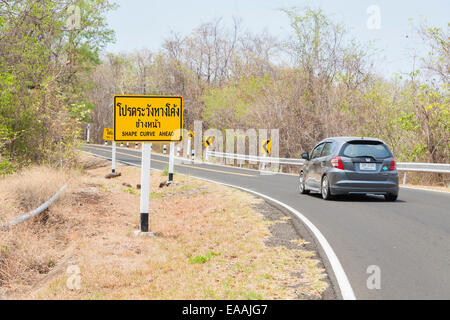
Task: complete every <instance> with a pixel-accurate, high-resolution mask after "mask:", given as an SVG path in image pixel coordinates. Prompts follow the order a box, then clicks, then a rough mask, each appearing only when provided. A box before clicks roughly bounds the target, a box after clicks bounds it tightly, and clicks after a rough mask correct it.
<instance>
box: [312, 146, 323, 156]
mask: <svg viewBox="0 0 450 320" xmlns="http://www.w3.org/2000/svg"><path fill="white" fill-rule="evenodd" d="M323 145H324V144H323V143H322V144H319V145H318V146H317V147H315V148H314V150H313V151H312V152H311V159H314V158H317V157H319V156H320V153H321V152H322V149H323Z"/></svg>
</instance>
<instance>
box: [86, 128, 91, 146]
mask: <svg viewBox="0 0 450 320" xmlns="http://www.w3.org/2000/svg"><path fill="white" fill-rule="evenodd" d="M90 135H91V124H88V125H87V133H86V140H87V143H89V140H90V139H89V138H90Z"/></svg>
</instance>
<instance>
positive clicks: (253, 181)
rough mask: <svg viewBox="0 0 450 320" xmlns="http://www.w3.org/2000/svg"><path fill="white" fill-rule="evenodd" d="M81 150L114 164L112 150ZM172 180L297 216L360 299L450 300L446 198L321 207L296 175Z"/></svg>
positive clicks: (214, 173) (132, 158) (161, 163)
mask: <svg viewBox="0 0 450 320" xmlns="http://www.w3.org/2000/svg"><path fill="white" fill-rule="evenodd" d="M84 150H85V151H88V152H91V153H94V154H97V155H100V156H104V157H109V158H110V157H111V147H110V146H99V145H94V146H93V145H86V146H85V147H84ZM117 160H119V161H120V160H122V161H127V162H130V163H135V164H140V161H141V160H140V151H139V150H134V149H131V148H130V149H126V148H119V147H118V148H117ZM151 166H152V168H156V169H163V168H164V167H167V166H168V158H167V157H164V156H161V155H156V154H154V153H153V154H152V163H151ZM177 172H178V173H182V174H187V175H193V176H197V177H203V178H206V179H209V180H214V181H218V182H222V183H227V184H232V185H237V186H241V187H244V188H248V189H251V190H253V191H256V192H259V193H261V194H264V195H268V196H270V197H272V198H275V199H277V200H278V201H281V202H283V203H285V204H287V205H289V206H291V207H293V208H295V209H296V210H298V211H300V212H301V213H302V214H303V215H304V216H306V217H307V218H308V219H309V220H310V221H311V222H312V223H313V224H314V225H315V226H316V227H317V228H318V229H319V230H320V231H321V232H322V234H323V235H324V236H325V238H326V239H327V240H328V242H329V243H330V245H331V246H332V248H333V249H334V251H335V253H336V255H337V257H338V259H339V260H340V262H341V264H342V266H343V268H344V270H345V272H346V274H347V277H348V279H349V281H350V284H351V286H352V288H353V290H354V293H355V295H356V298H357V299H450V193H443V192H434V191H423V190H414V189H406V188H401V190H400V194H399V198H398V200H397V201H396V202H385V201H384V198H383V197H381V196H380V197H379V196H366V197H363V196H361V197H350V198H348V197H347V198H342V199H337V200H335V201H324V200H322V199H321V198H320V196H319V195H314V194H311V195H301V194H299V192H298V185H297V177H296V176H293V175H285V174H276V175H270V176H267V175H260V174H259V172H258V171H253V170H246V169H239V168H234V167H226V166H220V165H209V164H191V163H184V164H180V163H178V164H176V165H175V174H176V173H177ZM326 265H327V264H326ZM372 265H376V266H378V267H379V268H380V271H381V274H380V275H381V288H380V289H368V288H367V279H368V277H369V276H370V275H371V274H368V273H367V268H368V267H369V266H372ZM327 271H328V273H330V272H332V271H331V270H327Z"/></svg>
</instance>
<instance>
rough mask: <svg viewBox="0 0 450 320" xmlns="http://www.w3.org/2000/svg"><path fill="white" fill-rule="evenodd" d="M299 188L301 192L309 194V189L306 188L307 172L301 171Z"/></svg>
mask: <svg viewBox="0 0 450 320" xmlns="http://www.w3.org/2000/svg"><path fill="white" fill-rule="evenodd" d="M298 189H299V190H300V193H301V194H308V193H309V190H306V188H305V174H304V173H303V171H302V172H300V176H299V178H298Z"/></svg>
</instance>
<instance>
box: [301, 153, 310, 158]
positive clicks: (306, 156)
mask: <svg viewBox="0 0 450 320" xmlns="http://www.w3.org/2000/svg"><path fill="white" fill-rule="evenodd" d="M302 159H305V160H309V154H307V153H306V152H305V153H302Z"/></svg>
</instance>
